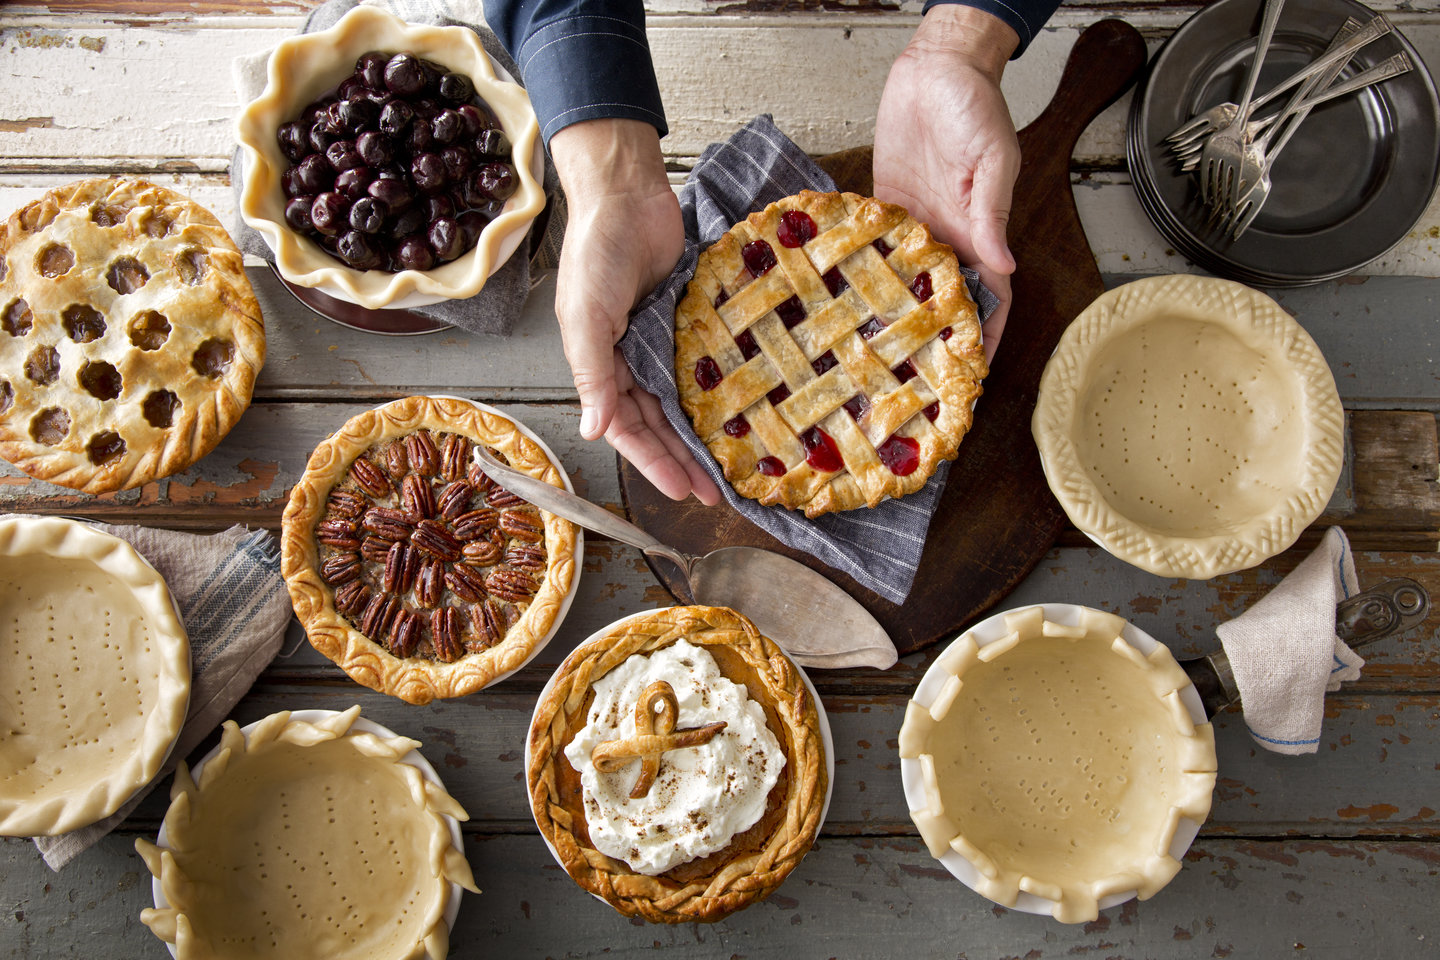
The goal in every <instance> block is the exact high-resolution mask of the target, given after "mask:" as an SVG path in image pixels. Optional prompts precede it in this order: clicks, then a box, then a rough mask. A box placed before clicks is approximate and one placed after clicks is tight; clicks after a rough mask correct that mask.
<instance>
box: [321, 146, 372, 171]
mask: <svg viewBox="0 0 1440 960" xmlns="http://www.w3.org/2000/svg"><path fill="white" fill-rule="evenodd" d="M325 159H326V160H329V161H330V166H332V167H334V168H335V172H336V173H339V172H340V171H341V170H353V169H355V168H356V167H363V166H365V161H364V160H361V159H360V154H358V153H356V152H355V141H353V140H336V141H335V142H334V143H332V144H330V146H328V147H326V148H325Z"/></svg>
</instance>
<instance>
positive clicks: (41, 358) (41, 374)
mask: <svg viewBox="0 0 1440 960" xmlns="http://www.w3.org/2000/svg"><path fill="white" fill-rule="evenodd" d="M25 376H26V377H27V378H29V380H30V382H31V383H37V384H39V385H40V386H42V387H43V386H46V385H47V384H51V383H54V382H55V378H56V377H58V376H60V354H59V353H57V352H56V350H55V348H54V347H51V346H44V347H36V348H35V349H34V350H32V351H31V353H30V356H28V357H26V358H25Z"/></svg>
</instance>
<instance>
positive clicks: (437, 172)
mask: <svg viewBox="0 0 1440 960" xmlns="http://www.w3.org/2000/svg"><path fill="white" fill-rule="evenodd" d="M410 179H411V180H414V181H415V186H417V187H419V188H420V190H421V192H423V193H439V192H440V191H441V190H444V189H445V185H446V184H447V183H449V182H450V181H449V178H448V177H447V176H446V174H445V161H444V160H441V159H440V155H439V154H438V153H422V154H420V155H419V156H417V157H416V158H415V159H414V160H412V161H410Z"/></svg>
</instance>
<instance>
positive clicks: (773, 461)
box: [755, 457, 785, 477]
mask: <svg viewBox="0 0 1440 960" xmlns="http://www.w3.org/2000/svg"><path fill="white" fill-rule="evenodd" d="M755 469H756V470H759V471H760V472H761V473H763V474H765V476H767V477H783V476H784V475H785V464H783V463H781V462H780V458H779V457H761V458H760V459H759V460H758V461H757V462H756V463H755Z"/></svg>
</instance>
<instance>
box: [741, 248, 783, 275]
mask: <svg viewBox="0 0 1440 960" xmlns="http://www.w3.org/2000/svg"><path fill="white" fill-rule="evenodd" d="M740 259H742V260H744V261H745V269H747V270H749V271H750V275H751V276H755V277H763V276H764V275H765V274H767V273H769V272H770V268H771V267H773V266H775V250H774V248H773V247H771V246H770V244H768V243H766V242H765V241H764V240H751V241H750V242H749V243H747V244H745V246H744V248H743V249H741V251H740Z"/></svg>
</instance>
